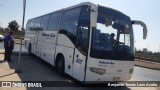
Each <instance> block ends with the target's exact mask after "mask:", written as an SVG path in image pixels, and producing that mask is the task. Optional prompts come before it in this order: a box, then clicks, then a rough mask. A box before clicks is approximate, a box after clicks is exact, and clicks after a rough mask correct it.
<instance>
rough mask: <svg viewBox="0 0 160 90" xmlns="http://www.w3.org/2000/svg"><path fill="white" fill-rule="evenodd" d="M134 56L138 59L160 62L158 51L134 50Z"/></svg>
mask: <svg viewBox="0 0 160 90" xmlns="http://www.w3.org/2000/svg"><path fill="white" fill-rule="evenodd" d="M135 57H136V58H137V59H140V60H147V61H152V62H159V63H160V53H159V52H157V53H156V52H155V53H153V52H143V51H136V54H135Z"/></svg>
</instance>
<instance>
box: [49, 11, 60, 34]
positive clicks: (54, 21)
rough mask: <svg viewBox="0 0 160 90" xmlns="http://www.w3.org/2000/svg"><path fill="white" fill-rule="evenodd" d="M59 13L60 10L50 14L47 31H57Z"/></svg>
mask: <svg viewBox="0 0 160 90" xmlns="http://www.w3.org/2000/svg"><path fill="white" fill-rule="evenodd" d="M60 14H61V13H60V12H57V13H52V14H51V17H50V21H49V25H48V30H49V31H57V30H58V24H59V17H60Z"/></svg>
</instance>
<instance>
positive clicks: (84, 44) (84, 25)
mask: <svg viewBox="0 0 160 90" xmlns="http://www.w3.org/2000/svg"><path fill="white" fill-rule="evenodd" d="M87 8H88V6H82V9H81V14H80V19H79V25H78V39H77V46H76V47H77V48H78V49H79V51H80V52H81V53H82V54H84V55H86V54H87V49H88V40H89V39H88V37H89V29H90V13H89V12H88V11H87Z"/></svg>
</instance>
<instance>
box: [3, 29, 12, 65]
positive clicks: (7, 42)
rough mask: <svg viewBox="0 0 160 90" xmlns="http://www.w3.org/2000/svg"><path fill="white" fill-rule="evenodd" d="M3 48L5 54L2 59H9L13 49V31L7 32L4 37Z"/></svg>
mask: <svg viewBox="0 0 160 90" xmlns="http://www.w3.org/2000/svg"><path fill="white" fill-rule="evenodd" d="M4 48H5V55H4V61H8V62H10V61H11V55H12V51H13V49H14V38H13V32H12V31H11V32H9V34H8V35H7V36H6V37H5V38H4Z"/></svg>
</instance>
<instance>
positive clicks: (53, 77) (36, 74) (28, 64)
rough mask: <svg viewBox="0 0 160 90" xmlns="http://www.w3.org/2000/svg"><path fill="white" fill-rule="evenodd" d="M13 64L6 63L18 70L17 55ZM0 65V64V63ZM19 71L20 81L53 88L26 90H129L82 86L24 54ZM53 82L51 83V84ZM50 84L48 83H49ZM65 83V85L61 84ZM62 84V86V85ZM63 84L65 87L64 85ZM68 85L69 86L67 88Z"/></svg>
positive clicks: (104, 86)
mask: <svg viewBox="0 0 160 90" xmlns="http://www.w3.org/2000/svg"><path fill="white" fill-rule="evenodd" d="M12 60H13V62H8V63H9V67H10V69H15V70H17V68H18V53H14V54H13V55H12ZM0 63H1V62H0ZM20 69H21V70H22V73H17V74H18V76H19V78H20V79H21V81H36V82H39V81H42V82H44V83H45V82H46V83H47V84H49V85H51V86H52V85H53V86H55V87H42V88H26V89H27V90H33V89H34V90H36V89H37V90H51V89H52V90H53V89H59V90H66V89H70V90H72V89H73V90H75V89H78V90H100V89H101V90H130V89H129V88H128V87H117V88H116V87H107V86H106V85H105V84H101V85H97V84H92V85H83V84H82V83H80V82H78V81H76V80H74V79H73V78H71V77H69V76H68V75H65V76H60V75H58V73H57V72H56V69H55V68H54V67H53V66H51V65H50V64H48V63H46V62H45V61H43V60H42V59H40V58H38V57H36V56H33V55H32V56H31V55H29V54H27V53H26V52H24V53H23V54H22V56H21V61H20ZM52 81H53V82H52ZM49 82H50V83H49ZM63 82H65V83H63ZM62 83H63V84H62ZM64 84H65V85H64ZM67 85H69V86H67Z"/></svg>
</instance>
